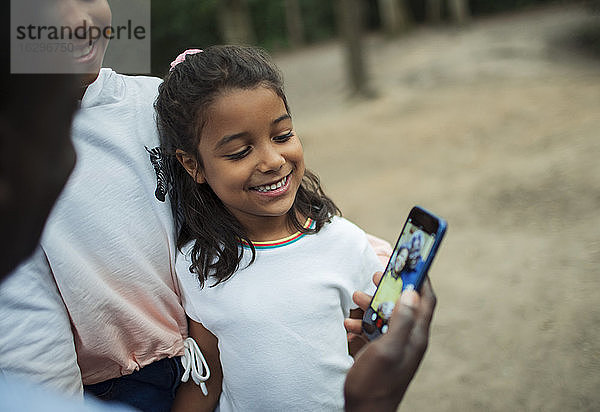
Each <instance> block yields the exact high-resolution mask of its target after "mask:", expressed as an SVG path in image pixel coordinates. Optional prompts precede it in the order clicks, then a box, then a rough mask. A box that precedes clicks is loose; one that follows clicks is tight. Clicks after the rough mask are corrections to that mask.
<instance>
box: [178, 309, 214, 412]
mask: <svg viewBox="0 0 600 412" xmlns="http://www.w3.org/2000/svg"><path fill="white" fill-rule="evenodd" d="M188 325H189V335H190V337H191V338H194V340H195V341H196V343H197V344H198V346H199V347H200V350H201V351H202V354H203V355H204V358H205V359H206V363H207V364H208V367H209V369H210V378H208V380H207V381H206V387H207V389H208V396H205V395H204V394H203V393H202V390H201V389H200V386H198V385H196V383H195V382H194V381H193V380H192V379H191V378H190V380H188V381H187V382H184V383H182V384H181V386H180V387H179V389H178V390H177V396H176V397H175V402H174V403H173V408H172V409H171V410H172V411H173V412H188V411H213V410H214V409H215V408H216V406H217V403H218V402H219V397H220V396H221V383H222V381H223V369H222V368H221V359H220V358H219V347H218V342H219V341H218V339H217V337H216V336H215V335H213V334H212V333H211V332H210V331H209V330H208V329H206V328H205V327H204V326H202V324H200V323H198V322H194V321H193V320H191V319H188Z"/></svg>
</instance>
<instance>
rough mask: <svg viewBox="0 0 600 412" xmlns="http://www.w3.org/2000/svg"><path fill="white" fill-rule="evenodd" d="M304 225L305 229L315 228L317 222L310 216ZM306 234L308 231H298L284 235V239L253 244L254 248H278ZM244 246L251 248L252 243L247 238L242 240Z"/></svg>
mask: <svg viewBox="0 0 600 412" xmlns="http://www.w3.org/2000/svg"><path fill="white" fill-rule="evenodd" d="M302 226H303V227H304V228H305V229H306V228H310V229H314V227H315V226H316V223H315V221H314V220H312V219H311V218H310V217H309V218H308V219H306V222H304V225H302ZM305 235H306V233H302V232H296V233H294V234H293V235H290V236H288V237H284V238H283V239H279V240H270V241H266V242H252V244H253V245H254V249H256V250H265V249H276V248H279V247H283V246H287V245H291V244H292V243H294V242H297V241H298V240H300V239H301V238H302V237H304V236H305ZM242 246H243V247H244V248H246V249H250V244H249V243H248V242H246V241H245V240H242Z"/></svg>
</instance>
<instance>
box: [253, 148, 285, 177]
mask: <svg viewBox="0 0 600 412" xmlns="http://www.w3.org/2000/svg"><path fill="white" fill-rule="evenodd" d="M284 164H285V157H283V155H282V154H281V153H280V152H279V151H278V150H276V148H275V147H273V146H272V145H269V146H268V147H265V149H264V150H263V151H262V153H261V158H260V164H259V165H258V170H260V171H261V172H263V173H268V172H277V171H278V170H279V169H281V167H282V166H283V165H284Z"/></svg>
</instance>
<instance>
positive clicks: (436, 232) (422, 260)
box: [362, 206, 447, 340]
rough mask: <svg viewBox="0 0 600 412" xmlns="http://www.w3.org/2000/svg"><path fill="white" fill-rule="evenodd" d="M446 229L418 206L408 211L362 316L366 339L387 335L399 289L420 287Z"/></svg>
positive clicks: (433, 216) (443, 222)
mask: <svg viewBox="0 0 600 412" xmlns="http://www.w3.org/2000/svg"><path fill="white" fill-rule="evenodd" d="M446 226H447V224H446V221H444V220H443V219H441V218H439V217H437V216H436V215H434V214H433V213H431V212H428V211H427V210H425V209H423V208H422V207H419V206H415V207H413V208H412V210H411V211H410V213H409V215H408V218H407V219H406V222H405V223H404V228H403V229H402V232H401V233H400V237H399V238H398V241H397V242H396V246H395V247H394V251H393V252H392V256H391V257H390V260H389V262H388V264H387V266H386V268H385V271H384V272H383V277H382V278H381V282H380V283H379V286H378V287H377V290H376V291H375V294H374V295H373V299H372V300H371V304H370V305H369V307H368V308H367V310H366V311H365V314H364V316H363V321H362V326H363V330H364V332H365V334H366V335H367V337H368V338H369V339H371V340H373V339H375V338H377V337H378V336H380V335H381V334H383V333H386V332H387V328H388V325H387V324H388V320H389V318H390V316H391V315H392V310H393V309H394V306H395V304H396V301H397V300H398V298H399V297H400V294H401V293H402V291H403V290H406V289H414V290H416V291H418V290H419V289H420V288H421V284H422V283H423V280H424V279H425V276H426V275H427V271H428V270H429V267H430V266H431V262H432V261H433V258H434V256H435V254H436V252H437V250H438V247H439V245H440V243H441V241H442V238H443V237H444V233H446Z"/></svg>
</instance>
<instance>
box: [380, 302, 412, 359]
mask: <svg viewBox="0 0 600 412" xmlns="http://www.w3.org/2000/svg"><path fill="white" fill-rule="evenodd" d="M416 312H417V311H416V309H414V308H412V307H411V306H408V305H405V304H403V303H402V302H401V301H400V300H398V303H397V304H396V307H394V310H393V312H392V316H391V317H390V321H389V329H388V332H387V333H386V334H385V335H384V336H383V337H382V338H381V339H383V338H385V339H386V340H388V342H387V343H386V346H387V347H388V348H389V353H392V354H395V355H397V356H402V353H404V351H405V350H406V345H407V342H408V340H409V337H410V336H411V333H412V331H413V328H414V325H415V319H416Z"/></svg>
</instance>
